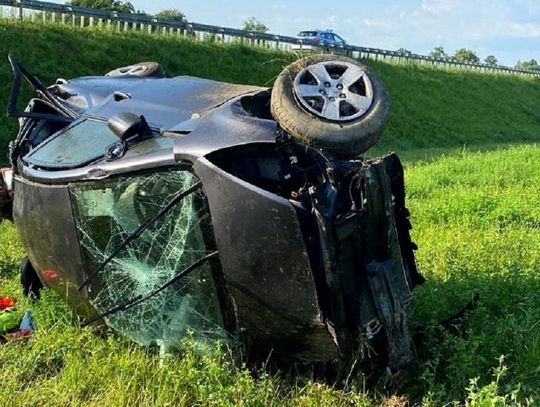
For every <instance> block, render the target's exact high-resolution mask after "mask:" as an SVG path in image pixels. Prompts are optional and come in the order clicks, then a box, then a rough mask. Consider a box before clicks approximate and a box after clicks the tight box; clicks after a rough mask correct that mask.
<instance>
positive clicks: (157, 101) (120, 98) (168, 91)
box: [53, 76, 265, 131]
mask: <svg viewBox="0 0 540 407" xmlns="http://www.w3.org/2000/svg"><path fill="white" fill-rule="evenodd" d="M53 88H54V91H55V92H57V94H60V95H63V96H64V98H65V102H66V103H67V104H69V105H70V106H71V107H72V108H74V109H75V110H77V111H78V112H79V113H80V114H82V115H84V116H88V117H94V118H98V119H102V120H107V119H109V118H110V117H113V116H115V115H117V114H119V113H122V112H131V113H136V114H139V115H144V116H145V118H146V120H147V122H148V123H149V125H150V126H151V127H153V128H155V129H159V130H162V131H165V130H169V129H171V128H173V127H175V126H176V125H178V124H180V123H182V122H185V121H188V120H190V119H192V118H194V117H196V118H199V117H202V116H204V115H205V114H206V113H208V112H209V111H210V110H212V108H215V107H217V106H219V105H221V104H223V103H225V102H226V101H227V100H230V99H232V98H234V97H237V96H240V95H243V94H249V93H253V92H259V91H261V90H264V89H265V88H261V87H257V86H249V85H237V84H230V83H224V82H218V81H213V80H209V79H201V78H195V77H191V76H178V77H175V78H137V77H123V78H114V77H103V76H94V77H83V78H77V79H72V80H69V81H65V80H59V81H58V82H57V84H56V85H54V87H53Z"/></svg>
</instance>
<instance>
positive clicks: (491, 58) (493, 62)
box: [484, 55, 499, 65]
mask: <svg viewBox="0 0 540 407" xmlns="http://www.w3.org/2000/svg"><path fill="white" fill-rule="evenodd" d="M497 62H499V60H498V59H497V57H495V55H488V56H487V57H486V59H484V63H486V64H488V65H497Z"/></svg>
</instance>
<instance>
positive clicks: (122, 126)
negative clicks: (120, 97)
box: [107, 112, 150, 140]
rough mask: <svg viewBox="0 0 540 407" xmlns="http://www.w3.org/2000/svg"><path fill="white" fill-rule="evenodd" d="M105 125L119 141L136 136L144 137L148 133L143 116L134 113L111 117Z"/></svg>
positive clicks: (148, 129)
mask: <svg viewBox="0 0 540 407" xmlns="http://www.w3.org/2000/svg"><path fill="white" fill-rule="evenodd" d="M107 125H108V126H109V129H111V131H112V132H113V133H114V134H115V135H116V136H117V137H118V138H119V139H120V140H127V139H129V138H131V137H133V136H137V135H138V136H140V137H144V136H146V135H148V134H149V133H150V128H149V127H148V123H147V122H146V119H145V118H144V116H142V115H140V116H139V115H138V114H135V113H129V112H123V113H120V114H118V115H116V116H113V117H111V118H110V119H109V120H108V121H107Z"/></svg>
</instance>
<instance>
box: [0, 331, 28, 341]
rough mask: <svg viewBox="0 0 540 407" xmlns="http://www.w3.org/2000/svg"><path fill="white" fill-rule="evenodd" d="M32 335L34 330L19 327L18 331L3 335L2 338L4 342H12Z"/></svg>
mask: <svg viewBox="0 0 540 407" xmlns="http://www.w3.org/2000/svg"><path fill="white" fill-rule="evenodd" d="M30 335H32V331H31V330H30V329H19V330H18V331H15V332H10V333H7V334H4V335H2V339H3V341H4V342H10V341H16V340H19V339H25V338H28V337H29V336H30Z"/></svg>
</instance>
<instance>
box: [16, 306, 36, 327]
mask: <svg viewBox="0 0 540 407" xmlns="http://www.w3.org/2000/svg"><path fill="white" fill-rule="evenodd" d="M19 329H20V330H21V331H34V330H35V329H36V323H35V322H34V317H33V315H32V310H30V309H27V310H26V311H25V313H24V316H23V319H22V321H21V324H20V325H19Z"/></svg>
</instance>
